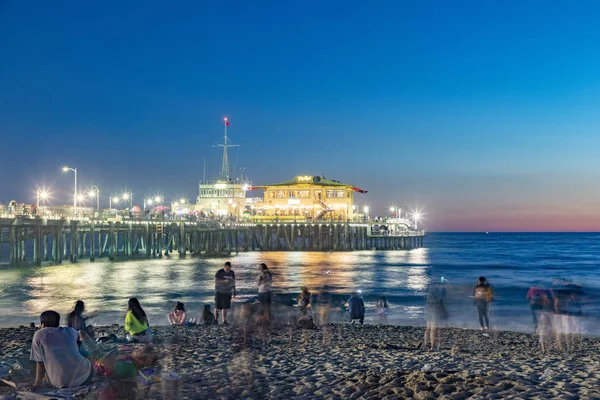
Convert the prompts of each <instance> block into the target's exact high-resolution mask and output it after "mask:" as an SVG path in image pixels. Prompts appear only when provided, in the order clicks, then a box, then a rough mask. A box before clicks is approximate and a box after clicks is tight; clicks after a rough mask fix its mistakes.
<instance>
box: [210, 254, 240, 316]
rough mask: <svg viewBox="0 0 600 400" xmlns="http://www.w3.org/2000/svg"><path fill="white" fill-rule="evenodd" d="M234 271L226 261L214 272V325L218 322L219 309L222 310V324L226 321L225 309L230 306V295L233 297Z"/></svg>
mask: <svg viewBox="0 0 600 400" xmlns="http://www.w3.org/2000/svg"><path fill="white" fill-rule="evenodd" d="M235 294H236V293H235V273H234V272H233V271H232V270H231V263H230V262H229V261H227V262H226V263H225V265H224V266H223V268H222V269H220V270H218V271H217V273H216V274H215V322H214V324H215V325H218V324H219V311H222V315H223V320H222V321H223V325H229V324H228V323H227V310H229V309H230V308H231V297H235Z"/></svg>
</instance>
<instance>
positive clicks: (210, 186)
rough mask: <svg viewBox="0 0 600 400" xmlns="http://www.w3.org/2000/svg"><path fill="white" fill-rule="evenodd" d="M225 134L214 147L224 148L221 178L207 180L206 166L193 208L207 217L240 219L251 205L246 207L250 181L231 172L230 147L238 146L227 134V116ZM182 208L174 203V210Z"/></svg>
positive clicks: (224, 120) (224, 123)
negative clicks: (236, 176)
mask: <svg viewBox="0 0 600 400" xmlns="http://www.w3.org/2000/svg"><path fill="white" fill-rule="evenodd" d="M223 125H224V126H223V128H224V136H223V139H222V143H221V142H220V143H217V144H216V145H215V146H214V147H222V148H223V160H222V163H221V173H220V174H219V179H216V180H207V179H206V168H205V172H204V177H203V180H202V181H200V183H199V184H198V197H197V198H196V204H195V206H193V207H190V208H193V209H194V210H195V211H196V212H198V213H202V214H204V215H205V216H207V217H210V216H218V217H227V216H229V217H231V218H232V219H234V220H236V221H239V220H240V219H241V218H242V217H243V215H244V213H245V212H248V210H249V207H246V203H247V202H246V192H247V190H248V188H249V185H250V182H248V181H245V180H244V179H243V177H238V178H234V177H233V176H232V173H231V166H230V163H229V153H228V149H229V148H231V147H238V145H236V144H232V143H231V141H230V140H229V138H228V136H227V127H228V126H230V124H229V121H228V119H227V117H225V118H224V119H223ZM178 208H179V209H182V208H183V207H182V205H181V204H173V210H177V209H178Z"/></svg>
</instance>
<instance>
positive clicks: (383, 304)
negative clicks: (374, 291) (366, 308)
mask: <svg viewBox="0 0 600 400" xmlns="http://www.w3.org/2000/svg"><path fill="white" fill-rule="evenodd" d="M387 314H388V302H387V299H386V298H385V296H381V297H380V298H379V300H378V301H377V317H378V319H379V324H387Z"/></svg>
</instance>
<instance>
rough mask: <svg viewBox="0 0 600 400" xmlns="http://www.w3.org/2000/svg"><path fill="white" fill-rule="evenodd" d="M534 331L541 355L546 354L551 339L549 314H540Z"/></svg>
mask: <svg viewBox="0 0 600 400" xmlns="http://www.w3.org/2000/svg"><path fill="white" fill-rule="evenodd" d="M535 331H536V334H537V335H538V337H539V340H540V346H541V348H542V353H545V352H547V351H548V350H549V349H550V341H551V339H552V320H551V318H550V313H548V312H542V313H541V314H540V318H539V322H538V323H537V325H536V329H535Z"/></svg>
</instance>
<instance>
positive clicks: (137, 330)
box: [125, 297, 152, 343]
mask: <svg viewBox="0 0 600 400" xmlns="http://www.w3.org/2000/svg"><path fill="white" fill-rule="evenodd" d="M125 332H127V340H129V341H131V342H140V343H150V342H152V330H151V329H150V326H149V324H148V318H147V317H146V313H145V312H144V309H143V308H142V306H141V305H140V302H139V300H138V299H137V298H135V297H132V298H131V299H129V303H128V307H127V315H126V316H125Z"/></svg>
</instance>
